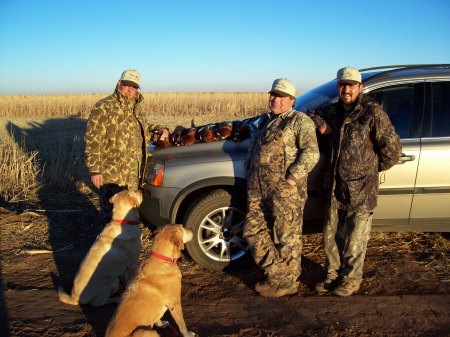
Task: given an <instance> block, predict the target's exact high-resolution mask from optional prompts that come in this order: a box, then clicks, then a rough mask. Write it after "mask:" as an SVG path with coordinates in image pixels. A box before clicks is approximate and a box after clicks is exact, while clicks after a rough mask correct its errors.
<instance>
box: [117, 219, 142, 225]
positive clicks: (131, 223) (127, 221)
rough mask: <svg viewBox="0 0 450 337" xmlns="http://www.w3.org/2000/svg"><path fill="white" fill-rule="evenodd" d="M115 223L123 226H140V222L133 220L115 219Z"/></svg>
mask: <svg viewBox="0 0 450 337" xmlns="http://www.w3.org/2000/svg"><path fill="white" fill-rule="evenodd" d="M113 221H114V222H117V223H120V224H121V225H139V221H132V220H116V219H113Z"/></svg>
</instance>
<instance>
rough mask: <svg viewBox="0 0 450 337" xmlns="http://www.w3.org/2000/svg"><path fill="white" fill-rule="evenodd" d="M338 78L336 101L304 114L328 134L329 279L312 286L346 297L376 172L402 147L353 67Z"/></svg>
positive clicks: (357, 269)
mask: <svg viewBox="0 0 450 337" xmlns="http://www.w3.org/2000/svg"><path fill="white" fill-rule="evenodd" d="M337 82H338V94H339V101H338V102H337V103H335V104H333V105H332V106H330V107H328V108H325V109H323V110H316V111H309V112H308V115H309V116H310V117H311V118H312V120H313V121H314V123H315V124H316V126H317V128H318V130H319V132H320V133H321V134H328V135H330V136H331V143H330V148H329V151H328V154H327V155H328V158H327V162H326V166H325V169H324V181H323V185H324V186H323V187H324V191H326V192H327V195H328V194H329V202H330V205H329V206H330V207H329V212H328V214H327V216H326V219H325V224H324V231H323V240H324V248H325V253H326V257H327V259H326V263H325V268H326V269H327V278H326V280H325V281H324V282H320V283H319V284H317V285H316V290H317V291H318V292H319V293H323V292H328V291H333V293H334V294H336V295H338V296H350V295H351V294H353V293H354V292H355V291H358V290H359V287H360V284H361V281H362V273H363V265H364V259H365V255H366V249H367V243H368V240H369V235H370V230H371V225H372V214H373V209H374V208H375V206H376V205H377V198H378V185H379V181H378V172H381V171H384V170H387V169H389V168H391V167H392V166H393V165H395V164H396V163H397V161H398V159H399V157H400V155H401V145H400V139H399V136H398V135H397V133H396V132H395V130H394V127H393V125H392V123H391V121H390V120H389V117H388V116H387V114H386V113H385V112H384V111H383V109H382V108H381V106H380V105H379V104H378V103H376V102H375V101H374V100H372V99H371V98H369V97H367V96H365V95H364V94H362V93H361V91H362V83H361V74H360V72H359V71H358V70H357V69H355V68H352V67H346V68H342V69H340V70H339V71H338V73H337Z"/></svg>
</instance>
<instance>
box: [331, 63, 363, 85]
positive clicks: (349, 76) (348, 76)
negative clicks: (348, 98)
mask: <svg viewBox="0 0 450 337" xmlns="http://www.w3.org/2000/svg"><path fill="white" fill-rule="evenodd" d="M336 80H337V82H338V83H340V82H349V83H361V73H360V72H359V70H358V69H356V68H353V67H345V68H342V69H339V70H338V72H337V75H336Z"/></svg>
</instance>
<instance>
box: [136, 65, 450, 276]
mask: <svg viewBox="0 0 450 337" xmlns="http://www.w3.org/2000/svg"><path fill="white" fill-rule="evenodd" d="M361 72H362V75H363V84H364V90H363V91H364V93H365V94H367V95H370V96H372V97H374V98H375V99H376V100H377V101H378V102H379V103H380V104H381V105H382V107H383V109H384V110H385V111H386V112H387V113H388V115H389V117H390V118H391V121H392V122H393V124H394V126H395V128H396V130H397V132H398V134H399V135H400V138H401V142H402V147H403V155H402V157H401V158H400V161H399V163H398V164H397V165H395V166H394V167H393V168H391V169H390V170H388V171H387V172H382V173H380V196H379V199H378V206H377V208H376V209H375V211H374V213H375V214H374V221H373V230H374V231H429V232H431V231H438V232H449V231H450V65H411V66H390V67H377V68H369V69H361ZM337 99H338V97H337V90H336V80H332V81H330V82H327V83H325V84H323V85H321V86H319V87H317V88H315V89H313V90H311V91H309V92H306V93H305V94H303V95H301V96H299V97H298V98H297V101H296V104H295V109H296V110H297V111H307V110H309V109H315V108H318V107H324V106H326V105H329V104H331V103H334V102H336V100H337ZM321 137H323V136H320V135H318V140H319V144H320V143H323V142H324V141H326V140H325V139H322V138H321ZM248 144H249V139H247V140H245V141H242V142H233V141H231V140H226V141H218V142H213V143H199V144H195V145H192V146H182V147H172V148H165V149H160V150H156V151H154V152H153V156H151V157H150V158H149V160H148V162H147V165H146V174H145V180H144V185H143V189H144V202H143V203H142V205H141V208H140V210H141V213H142V215H143V216H144V217H145V218H147V219H148V220H149V222H150V223H152V224H153V225H156V226H159V225H162V224H166V223H183V224H184V225H185V226H186V227H189V228H191V229H192V230H193V232H194V239H193V240H192V241H191V242H190V243H189V244H188V245H187V250H188V252H189V254H190V256H191V257H192V258H193V259H194V260H195V261H196V262H197V263H198V264H200V265H202V266H204V267H206V268H209V269H213V270H222V269H224V268H225V267H227V266H230V265H232V264H238V263H239V262H240V261H243V257H244V255H246V254H247V252H248V246H247V243H246V241H245V240H244V239H243V238H242V225H243V220H244V217H245V209H246V190H245V185H246V182H245V173H244V167H243V163H244V160H245V156H246V152H247V147H248ZM323 157H324V156H322V158H323ZM321 164H322V160H321V161H319V164H318V165H317V166H316V167H315V168H314V170H313V171H312V172H311V174H310V177H309V179H308V195H309V198H308V201H307V204H306V207H305V213H304V222H305V225H304V227H305V230H307V231H308V230H315V231H317V230H319V231H320V230H321V226H322V220H323V214H324V211H325V209H324V204H325V203H324V201H323V200H322V199H321V198H320V197H319V195H318V193H317V188H316V186H318V183H319V179H320V172H321V167H322V165H321Z"/></svg>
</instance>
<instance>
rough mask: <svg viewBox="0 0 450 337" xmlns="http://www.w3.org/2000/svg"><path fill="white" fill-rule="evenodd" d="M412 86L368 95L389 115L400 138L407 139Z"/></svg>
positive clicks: (389, 88) (402, 86)
mask: <svg viewBox="0 0 450 337" xmlns="http://www.w3.org/2000/svg"><path fill="white" fill-rule="evenodd" d="M415 91H416V87H415V85H414V84H408V85H401V86H395V87H388V88H381V89H377V90H374V91H372V92H370V93H368V95H369V96H371V97H373V98H375V99H376V100H377V101H378V103H379V104H380V105H381V107H382V108H383V110H384V111H385V112H386V113H387V114H388V115H389V118H390V119H391V122H392V124H394V127H395V130H396V131H397V133H398V134H399V136H400V138H409V137H410V134H411V126H412V122H413V115H414V111H415V110H414V97H415V95H416V93H415Z"/></svg>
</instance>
